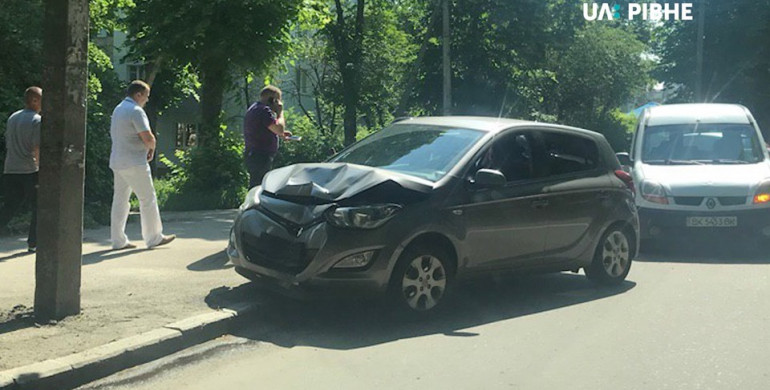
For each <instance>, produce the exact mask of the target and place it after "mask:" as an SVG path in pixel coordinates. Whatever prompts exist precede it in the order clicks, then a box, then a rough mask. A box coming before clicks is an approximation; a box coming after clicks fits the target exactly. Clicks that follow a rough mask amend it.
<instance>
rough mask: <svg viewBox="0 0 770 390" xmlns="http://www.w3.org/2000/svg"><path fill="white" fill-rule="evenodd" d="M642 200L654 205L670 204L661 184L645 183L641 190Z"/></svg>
mask: <svg viewBox="0 0 770 390" xmlns="http://www.w3.org/2000/svg"><path fill="white" fill-rule="evenodd" d="M641 193H642V198H644V199H645V200H647V201H648V202H652V203H659V204H668V197H666V189H665V188H663V186H662V185H661V184H658V183H655V182H651V181H645V182H643V183H642V188H641Z"/></svg>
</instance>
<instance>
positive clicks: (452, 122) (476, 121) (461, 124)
mask: <svg viewBox="0 0 770 390" xmlns="http://www.w3.org/2000/svg"><path fill="white" fill-rule="evenodd" d="M396 124H398V125H400V124H416V125H430V126H445V127H457V128H464V129H471V130H480V131H484V132H488V133H498V132H500V131H503V130H506V129H510V128H512V127H548V128H550V129H560V130H566V131H571V132H577V133H580V134H583V135H586V136H589V137H592V138H594V137H602V135H601V134H599V133H597V132H595V131H590V130H585V129H580V128H577V127H569V126H563V125H557V124H552V123H546V122H535V121H527V120H521V119H509V118H496V117H487V116H424V117H414V118H405V119H402V120H399V121H398V122H396Z"/></svg>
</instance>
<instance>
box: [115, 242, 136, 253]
mask: <svg viewBox="0 0 770 390" xmlns="http://www.w3.org/2000/svg"><path fill="white" fill-rule="evenodd" d="M134 248H136V245H134V244H132V243H130V242H129V243H128V244H126V245H123V246H122V247H120V248H112V250H114V251H122V250H124V249H134Z"/></svg>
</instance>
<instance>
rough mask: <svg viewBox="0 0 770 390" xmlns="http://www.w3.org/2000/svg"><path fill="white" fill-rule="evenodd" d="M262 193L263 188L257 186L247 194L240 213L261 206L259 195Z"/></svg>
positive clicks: (239, 208) (239, 209)
mask: <svg viewBox="0 0 770 390" xmlns="http://www.w3.org/2000/svg"><path fill="white" fill-rule="evenodd" d="M261 193H262V186H256V187H254V188H252V189H250V190H249V192H248V193H247V194H246V199H244V200H243V204H241V206H240V207H238V211H239V212H241V213H242V212H244V211H246V210H248V209H253V208H254V207H257V206H259V194H261Z"/></svg>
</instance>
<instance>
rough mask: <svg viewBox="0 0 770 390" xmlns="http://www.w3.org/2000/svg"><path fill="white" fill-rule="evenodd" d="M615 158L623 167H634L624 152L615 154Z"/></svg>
mask: <svg viewBox="0 0 770 390" xmlns="http://www.w3.org/2000/svg"><path fill="white" fill-rule="evenodd" d="M615 156H616V157H617V158H618V161H620V165H622V166H624V167H632V166H634V160H631V156H630V155H629V154H628V153H626V152H620V153H615Z"/></svg>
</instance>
